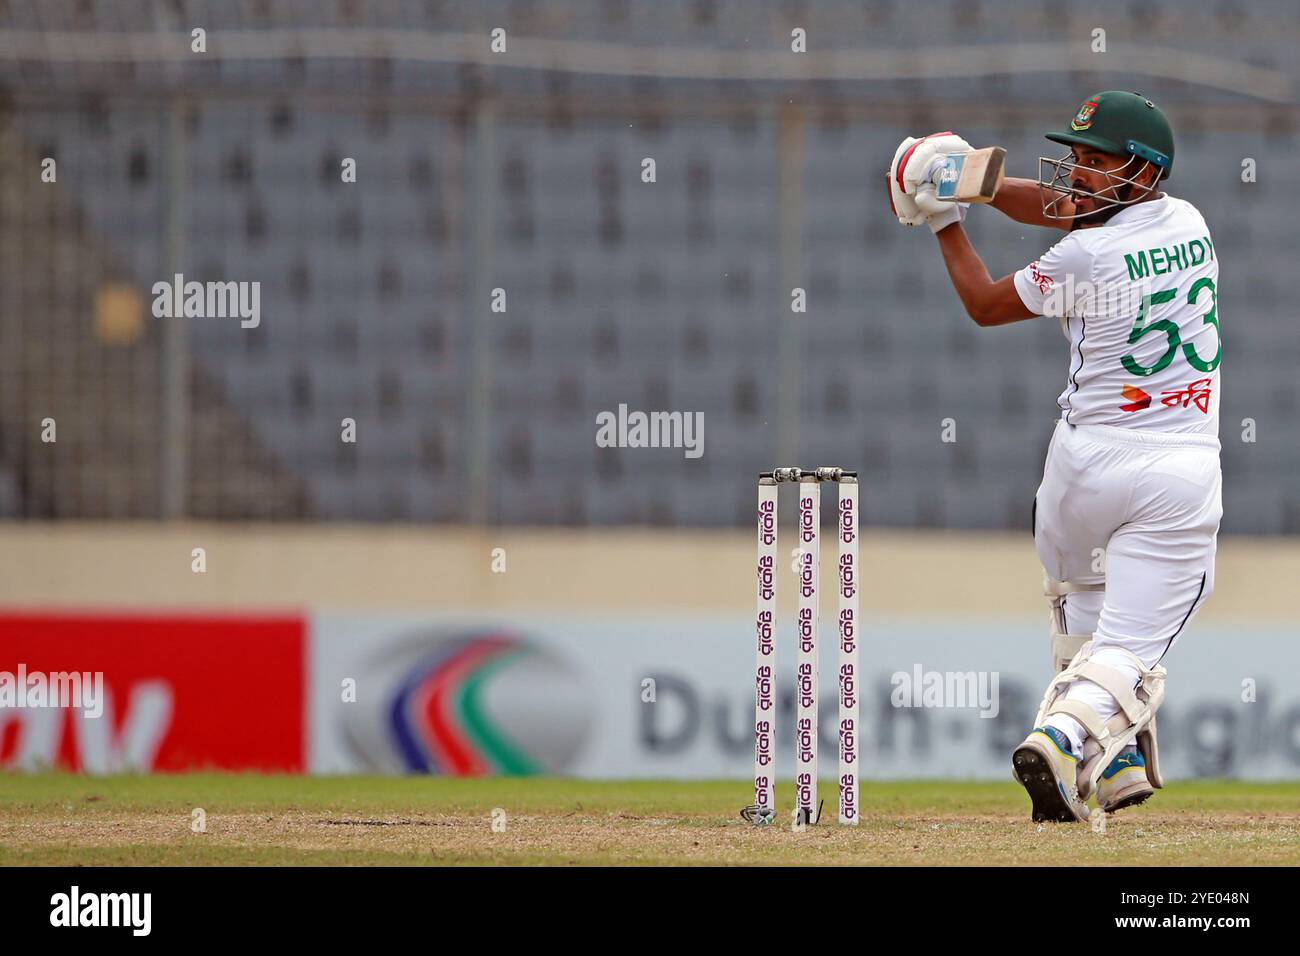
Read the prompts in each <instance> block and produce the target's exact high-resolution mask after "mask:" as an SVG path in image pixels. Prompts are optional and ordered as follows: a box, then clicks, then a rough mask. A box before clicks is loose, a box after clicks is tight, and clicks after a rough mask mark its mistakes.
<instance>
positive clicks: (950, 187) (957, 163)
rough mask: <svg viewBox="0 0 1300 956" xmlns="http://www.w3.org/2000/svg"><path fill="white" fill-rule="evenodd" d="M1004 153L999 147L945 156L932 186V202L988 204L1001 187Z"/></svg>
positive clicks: (1005, 156) (1004, 160) (1005, 155)
mask: <svg viewBox="0 0 1300 956" xmlns="http://www.w3.org/2000/svg"><path fill="white" fill-rule="evenodd" d="M1006 158H1007V151H1006V150H1005V149H1003V148H1002V147H1001V146H989V147H986V148H985V149H972V150H971V151H970V152H969V153H949V154H948V156H947V157H946V158H945V160H944V164H943V169H942V170H940V172H939V179H938V182H937V184H936V186H935V191H934V195H935V198H936V199H943V200H947V201H948V202H991V201H992V200H993V197H994V196H995V195H996V194H997V191H998V188H999V187H1000V186H1001V185H1002V175H1003V173H1002V169H1003V165H1004V164H1005V163H1006Z"/></svg>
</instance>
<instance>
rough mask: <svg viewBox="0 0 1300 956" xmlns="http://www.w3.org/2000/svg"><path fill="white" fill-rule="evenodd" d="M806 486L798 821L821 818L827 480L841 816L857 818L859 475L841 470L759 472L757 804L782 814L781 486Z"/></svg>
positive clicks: (802, 501) (799, 623)
mask: <svg viewBox="0 0 1300 956" xmlns="http://www.w3.org/2000/svg"><path fill="white" fill-rule="evenodd" d="M786 482H789V483H794V484H796V485H797V486H798V488H799V524H798V534H799V552H798V564H797V571H798V580H799V612H798V616H797V618H796V636H797V640H798V657H797V660H796V667H795V693H796V698H795V722H794V744H795V806H796V812H797V818H798V819H799V820H800V821H802V822H804V823H816V822H817V821H818V819H819V818H820V816H821V807H820V804H819V802H818V799H817V729H818V724H817V690H818V688H817V678H818V673H819V670H818V660H817V636H818V625H819V621H818V617H819V613H820V600H819V589H820V587H821V547H820V531H821V484H822V482H833V483H835V484H836V485H837V486H838V488H839V522H838V524H837V537H838V538H839V591H840V598H839V637H840V653H839V698H840V711H839V718H840V719H839V789H840V807H839V821H840V823H842V824H847V825H854V826H856V825H857V822H858V770H857V765H858V726H859V725H858V637H857V620H858V476H857V472H853V471H845V470H844V469H842V468H817V469H815V470H813V471H807V470H805V469H802V468H777V469H774V470H773V471H770V472H763V473H762V474H760V475H759V477H758V613H757V616H756V617H755V634H756V637H757V642H758V663H757V668H756V670H755V677H754V687H755V697H754V803H755V806H756V807H758V808H762V809H763V810H765V811H768V817H769V818H771V817H773V816H774V815H775V811H776V744H775V740H776V629H777V628H776V622H777V613H776V578H777V560H778V556H777V546H776V541H777V518H778V508H777V505H778V501H779V498H778V494H777V492H778V489H779V486H780V485H781V484H782V483H786Z"/></svg>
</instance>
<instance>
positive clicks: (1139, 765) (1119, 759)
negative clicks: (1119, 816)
mask: <svg viewBox="0 0 1300 956" xmlns="http://www.w3.org/2000/svg"><path fill="white" fill-rule="evenodd" d="M1155 792H1156V789H1155V787H1153V786H1151V781H1150V780H1148V779H1147V762H1146V761H1145V760H1144V759H1142V754H1141V753H1139V752H1138V749H1137V748H1136V747H1125V748H1124V749H1123V750H1122V751H1120V752H1119V754H1118V755H1117V756H1116V757H1115V759H1114V760H1112V761H1111V762H1110V766H1108V767H1107V768H1106V769H1105V770H1103V771H1102V772H1101V780H1100V781H1099V782H1098V783H1097V806H1099V807H1101V808H1102V809H1103V810H1105V811H1106V812H1107V813H1114V812H1115V811H1116V810H1123V809H1124V808H1125V807H1135V806H1137V805H1138V804H1139V803H1141V802H1142V801H1144V800H1146V798H1147V797H1149V796H1151V794H1153V793H1155Z"/></svg>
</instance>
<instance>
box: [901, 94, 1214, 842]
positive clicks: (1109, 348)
mask: <svg viewBox="0 0 1300 956" xmlns="http://www.w3.org/2000/svg"><path fill="white" fill-rule="evenodd" d="M1047 139H1049V140H1051V141H1052V142H1054V143H1060V144H1061V145H1062V146H1065V147H1067V148H1068V149H1069V153H1068V154H1067V155H1065V156H1063V157H1062V158H1060V159H1047V158H1040V159H1039V161H1038V164H1039V165H1038V169H1039V176H1038V180H1037V181H1034V180H1027V179H1011V178H1006V179H1005V180H1003V182H1002V184H1001V185H1000V187H995V193H994V195H993V196H992V199H991V205H992V206H993V207H994V208H995V209H998V210H999V211H1001V212H1003V213H1005V214H1006V215H1007V216H1009V217H1010V218H1012V219H1014V220H1015V221H1017V222H1021V223H1027V224H1029V225H1034V226H1054V227H1057V228H1059V229H1062V230H1064V231H1065V235H1064V237H1063V238H1062V239H1061V240H1060V241H1059V242H1057V243H1056V244H1055V245H1054V246H1052V247H1051V248H1050V249H1048V250H1047V251H1046V252H1044V253H1043V254H1042V255H1041V256H1040V257H1039V258H1038V260H1037V261H1036V262H1031V263H1030V264H1029V265H1027V266H1025V267H1024V268H1023V269H1021V270H1020V271H1019V272H1014V273H1012V274H1010V275H1007V276H1003V277H1002V278H1001V279H998V280H996V281H995V280H994V279H993V278H992V277H991V276H990V275H989V272H988V270H987V269H986V268H985V266H984V263H983V261H981V259H980V257H979V255H978V254H977V253H976V252H975V249H974V248H973V247H972V246H971V244H970V241H969V239H968V238H967V236H966V233H965V230H964V229H963V228H962V222H963V220H964V219H965V216H966V213H967V204H965V203H961V202H946V201H943V200H941V199H939V198H938V196H937V195H936V187H937V186H938V184H939V182H940V179H941V177H943V176H944V172H943V171H944V169H945V168H948V169H949V170H950V172H949V177H948V178H949V179H951V168H952V162H953V161H954V158H955V157H953V156H952V155H951V154H964V153H968V152H970V151H971V149H972V147H971V146H970V145H969V144H968V143H967V142H966V141H965V140H963V139H962V138H961V137H960V136H957V135H955V134H953V133H935V134H933V135H931V136H926V137H924V138H921V139H915V138H912V137H908V138H907V139H905V140H904V141H903V142H902V143H901V144H899V147H898V150H897V152H896V153H895V155H894V161H893V163H892V165H891V167H890V170H889V185H890V194H891V199H892V201H893V207H894V211H895V213H896V214H897V216H898V219H899V221H900V222H902V223H904V224H906V225H919V224H920V223H922V222H924V223H926V224H927V225H929V227H930V229H931V230H932V231H933V232H934V234H935V236H936V237H937V238H938V242H939V249H940V251H941V252H942V253H943V259H944V264H945V265H946V266H947V269H948V275H949V277H950V278H951V280H952V284H953V287H954V288H955V289H956V290H957V295H958V297H959V298H960V299H961V302H962V305H964V306H965V308H966V311H967V313H968V314H969V315H970V317H971V318H972V319H974V320H975V323H976V324H977V325H979V326H982V327H989V326H998V325H1006V324H1008V323H1011V322H1020V321H1023V320H1025V319H1032V318H1034V317H1036V316H1051V317H1054V318H1058V319H1059V320H1060V323H1061V329H1062V331H1063V332H1064V334H1065V337H1066V338H1067V339H1068V340H1069V342H1070V355H1069V368H1068V370H1067V376H1066V383H1065V388H1064V390H1063V391H1062V392H1061V394H1060V396H1059V398H1058V399H1057V403H1058V404H1059V406H1060V412H1061V414H1060V418H1059V419H1058V421H1057V423H1056V429H1055V432H1054V433H1053V436H1052V441H1051V444H1050V446H1049V447H1048V450H1047V460H1046V464H1045V465H1044V468H1043V479H1042V483H1041V484H1040V485H1039V488H1038V493H1037V495H1036V497H1035V500H1034V509H1033V514H1034V517H1033V533H1034V544H1035V546H1036V548H1037V551H1038V556H1039V559H1040V560H1041V561H1042V563H1043V568H1044V570H1045V572H1046V573H1045V588H1046V594H1047V597H1048V599H1049V600H1050V602H1051V615H1050V619H1051V628H1050V632H1051V651H1052V661H1053V665H1054V668H1055V677H1054V678H1053V679H1052V681H1051V683H1050V684H1049V685H1048V687H1047V691H1046V693H1045V695H1044V697H1043V701H1042V704H1041V705H1040V707H1039V710H1038V715H1037V717H1036V718H1035V719H1034V727H1033V729H1032V731H1031V732H1030V733H1029V736H1028V737H1026V738H1025V740H1024V742H1023V743H1022V744H1020V746H1019V747H1017V748H1016V750H1015V751H1014V753H1013V755H1012V771H1013V773H1014V775H1015V778H1016V780H1017V781H1019V782H1020V783H1021V784H1022V785H1023V786H1024V788H1025V790H1026V791H1027V792H1028V794H1029V797H1030V800H1031V801H1032V804H1033V810H1032V813H1033V819H1034V820H1035V821H1042V820H1054V821H1063V822H1064V821H1076V820H1087V819H1088V816H1089V809H1088V801H1089V799H1090V798H1091V797H1092V796H1093V795H1094V794H1095V797H1096V800H1097V805H1098V806H1099V807H1100V808H1101V810H1102V811H1105V812H1112V811H1115V810H1118V809H1120V808H1122V807H1127V806H1132V805H1134V804H1138V803H1141V802H1142V801H1144V800H1146V799H1147V798H1148V797H1150V796H1151V795H1152V793H1153V792H1154V790H1155V788H1158V787H1160V786H1162V781H1161V777H1160V764H1159V758H1158V748H1157V739H1156V713H1157V711H1158V710H1159V709H1160V705H1161V703H1162V701H1163V700H1164V695H1165V673H1166V672H1165V668H1164V667H1163V666H1161V662H1162V661H1163V660H1164V658H1165V656H1166V655H1167V654H1168V653H1169V650H1170V648H1171V647H1173V645H1174V642H1175V641H1176V640H1177V639H1178V638H1179V636H1180V635H1181V634H1182V633H1183V632H1184V631H1185V630H1186V629H1187V626H1188V624H1189V622H1190V621H1191V620H1192V618H1193V617H1194V616H1195V614H1196V612H1197V611H1198V610H1199V609H1200V608H1201V606H1202V605H1203V604H1204V603H1205V602H1206V600H1208V599H1209V596H1210V594H1211V593H1213V591H1214V555H1215V539H1216V536H1217V534H1218V530H1219V520H1220V518H1221V517H1222V514H1223V503H1222V473H1221V471H1220V467H1219V438H1218V434H1219V399H1220V390H1219V363H1220V360H1221V359H1222V357H1223V346H1222V342H1221V339H1220V335H1219V318H1218V296H1217V286H1218V280H1219V263H1218V258H1217V256H1216V255H1215V250H1214V243H1213V242H1212V241H1211V239H1210V232H1209V229H1208V228H1207V227H1206V225H1205V220H1204V219H1203V218H1202V217H1201V214H1200V213H1199V212H1198V211H1197V210H1196V207H1195V206H1193V205H1192V204H1191V203H1189V202H1187V201H1186V200H1183V199H1178V198H1175V197H1174V196H1170V195H1168V194H1167V193H1165V192H1164V191H1163V190H1162V185H1163V183H1164V181H1165V180H1167V179H1168V178H1169V176H1170V173H1171V172H1172V171H1173V165H1174V137H1173V132H1172V130H1171V128H1170V126H1169V121H1168V120H1167V119H1166V118H1165V116H1164V114H1163V113H1162V112H1161V111H1160V109H1159V107H1157V106H1156V105H1155V104H1154V103H1152V102H1151V100H1149V99H1147V98H1145V97H1144V96H1142V95H1141V94H1138V93H1128V92H1121V91H1107V92H1104V93H1097V94H1096V95H1094V96H1091V97H1089V98H1088V99H1087V100H1085V101H1084V102H1083V104H1082V105H1080V107H1079V108H1078V110H1077V112H1075V114H1074V116H1073V118H1072V119H1071V120H1070V122H1069V124H1068V126H1067V127H1066V128H1065V129H1064V130H1063V131H1062V132H1056V133H1048V134H1047ZM981 198H985V197H981Z"/></svg>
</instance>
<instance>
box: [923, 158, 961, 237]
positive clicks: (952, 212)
mask: <svg viewBox="0 0 1300 956" xmlns="http://www.w3.org/2000/svg"><path fill="white" fill-rule="evenodd" d="M940 165H942V160H941V161H940ZM934 188H935V187H934V183H931V182H923V183H921V185H920V187H919V188H918V189H917V190H916V197H915V200H914V202H915V205H916V208H917V210H918V211H919V212H920V213H921V215H922V217H924V219H925V222H926V225H928V226H929V227H930V231H931V232H933V233H936V234H937V233H938V232H939V230H940V229H946V228H948V227H949V226H951V225H952V224H953V223H955V222H964V221H965V220H966V210H967V209H969V208H970V203H968V202H950V201H948V200H944V199H939V198H938V197H936V196H935V194H934Z"/></svg>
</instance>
